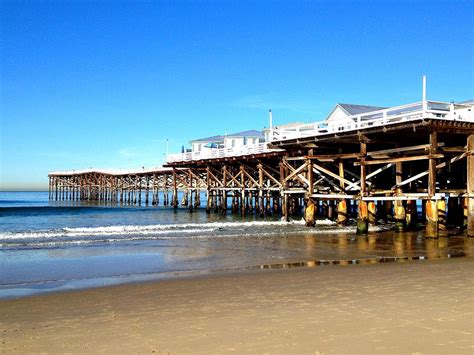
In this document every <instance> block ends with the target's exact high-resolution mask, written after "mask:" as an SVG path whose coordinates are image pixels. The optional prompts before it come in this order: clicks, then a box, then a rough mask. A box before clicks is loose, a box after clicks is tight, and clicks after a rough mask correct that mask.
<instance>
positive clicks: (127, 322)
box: [0, 258, 474, 354]
mask: <svg viewBox="0 0 474 355" xmlns="http://www.w3.org/2000/svg"><path fill="white" fill-rule="evenodd" d="M473 265H474V260H473V259H471V258H463V259H450V260H442V261H417V262H407V263H390V264H377V265H351V266H323V267H316V268H298V269H287V270H261V271H250V272H242V273H236V274H221V275H211V276H205V277H202V276H201V277H196V278H192V279H177V280H168V281H159V282H153V283H145V284H132V285H122V286H116V287H107V288H100V289H93V290H85V291H78V292H68V293H56V294H50V295H43V296H37V297H30V298H22V299H19V300H4V301H1V302H0V324H1V325H0V332H1V333H0V334H1V335H0V337H1V341H0V349H1V350H2V351H3V352H14V351H17V352H26V351H28V352H107V353H115V352H121V353H124V352H127V353H147V352H148V353H151V352H155V353H168V352H169V353H188V352H194V353H223V352H236V353H255V352H257V353H318V352H320V353H416V352H420V353H455V354H461V353H471V354H472V353H473V345H474V337H473V333H474V318H473V317H474V297H473V296H474V294H473V285H474V282H473V281H474V277H473Z"/></svg>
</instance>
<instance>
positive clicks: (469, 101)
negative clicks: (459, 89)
mask: <svg viewBox="0 0 474 355" xmlns="http://www.w3.org/2000/svg"><path fill="white" fill-rule="evenodd" d="M459 103H460V104H465V105H470V104H474V100H466V101H461V102H459Z"/></svg>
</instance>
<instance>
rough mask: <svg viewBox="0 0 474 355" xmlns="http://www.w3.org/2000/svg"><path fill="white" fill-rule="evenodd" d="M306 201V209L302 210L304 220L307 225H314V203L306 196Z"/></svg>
mask: <svg viewBox="0 0 474 355" xmlns="http://www.w3.org/2000/svg"><path fill="white" fill-rule="evenodd" d="M307 201H308V202H307V203H306V209H305V211H304V220H305V221H306V226H307V227H314V226H315V224H316V222H315V220H314V214H315V213H314V209H315V205H314V202H313V200H312V199H311V198H308V200H307Z"/></svg>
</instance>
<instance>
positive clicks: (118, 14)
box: [0, 0, 474, 190]
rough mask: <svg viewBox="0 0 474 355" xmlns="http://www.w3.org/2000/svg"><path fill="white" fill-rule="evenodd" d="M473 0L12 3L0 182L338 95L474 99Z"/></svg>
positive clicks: (139, 157)
mask: <svg viewBox="0 0 474 355" xmlns="http://www.w3.org/2000/svg"><path fill="white" fill-rule="evenodd" d="M473 4H474V2H472V1H455V0H454V1H434V0H431V1H298V0H294V1H263V0H261V1H258V0H257V1H245V0H239V1H230V0H228V1H224V0H222V1H217V0H215V1H152V2H148V1H112V0H111V1H66V0H64V1H11V0H2V1H1V2H0V16H1V18H0V20H1V21H0V26H1V32H0V61H1V62H0V63H1V64H0V123H1V125H0V190H38V189H47V183H48V178H47V174H48V172H50V171H55V170H72V169H84V168H90V167H94V168H137V167H142V166H145V167H154V166H159V165H161V164H163V162H164V160H165V155H166V151H167V146H168V150H169V152H170V153H172V152H181V147H182V145H185V146H186V145H187V144H188V142H189V140H191V139H196V138H202V137H207V136H212V135H218V134H224V132H228V133H232V132H239V131H244V130H249V129H262V128H264V127H265V126H268V110H269V109H272V111H273V122H274V124H275V125H278V124H284V123H288V122H292V121H304V122H310V121H312V122H314V121H320V120H323V119H324V118H325V117H326V115H327V114H328V113H329V112H330V111H331V109H332V108H333V107H334V105H335V104H337V103H338V102H342V103H354V104H365V105H374V106H395V105H402V104H407V103H411V102H416V101H420V100H421V95H422V91H421V88H422V86H421V83H422V75H423V74H426V75H427V81H428V85H427V87H428V89H427V93H428V99H431V100H440V101H452V100H454V101H463V100H468V99H472V98H474V30H473V28H474V5H473Z"/></svg>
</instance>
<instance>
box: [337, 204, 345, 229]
mask: <svg viewBox="0 0 474 355" xmlns="http://www.w3.org/2000/svg"><path fill="white" fill-rule="evenodd" d="M346 223H347V203H346V200H341V201H339V203H338V204H337V224H339V225H345V224H346Z"/></svg>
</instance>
